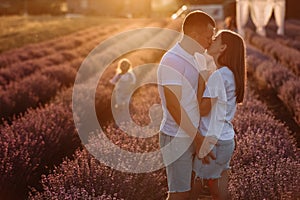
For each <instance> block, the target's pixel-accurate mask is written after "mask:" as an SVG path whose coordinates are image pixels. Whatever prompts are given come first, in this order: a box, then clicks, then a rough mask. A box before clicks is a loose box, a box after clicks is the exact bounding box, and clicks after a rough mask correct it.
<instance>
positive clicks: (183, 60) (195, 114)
mask: <svg viewBox="0 0 300 200" xmlns="http://www.w3.org/2000/svg"><path fill="white" fill-rule="evenodd" d="M203 58H204V57H203ZM157 77H158V91H159V95H160V98H161V101H162V110H163V119H162V123H161V126H160V131H162V132H163V133H165V134H167V135H170V136H176V137H189V136H188V135H187V134H186V133H185V132H184V131H183V130H182V129H181V128H179V126H178V125H177V123H176V122H175V120H174V119H173V117H172V116H171V114H170V113H169V111H168V110H167V108H166V100H165V96H164V91H163V86H166V85H178V86H181V87H182V96H181V99H180V100H179V102H180V104H181V106H182V108H183V109H184V110H185V111H186V113H187V115H188V116H189V118H190V120H191V122H192V123H193V125H194V126H195V127H198V126H199V121H200V115H199V106H198V101H197V95H196V94H197V89H198V77H199V68H198V65H197V63H196V60H195V57H194V55H191V54H189V53H188V52H186V51H185V50H184V49H183V48H182V47H181V46H180V45H179V44H178V43H177V44H176V45H175V46H174V47H173V48H172V49H170V50H169V51H168V52H167V53H166V54H165V55H164V56H163V58H162V60H161V62H160V65H159V67H158V72H157Z"/></svg>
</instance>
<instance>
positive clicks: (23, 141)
mask: <svg viewBox="0 0 300 200" xmlns="http://www.w3.org/2000/svg"><path fill="white" fill-rule="evenodd" d="M0 133H1V137H0V149H1V151H0V160H1V161H0V162H1V164H0V194H1V198H4V199H24V198H25V197H26V196H27V193H28V187H29V186H31V187H33V186H34V187H37V186H38V184H39V182H38V181H39V179H40V176H41V174H47V173H48V170H50V169H52V167H53V165H57V164H59V163H61V161H62V159H63V158H64V157H66V156H71V155H72V154H73V153H74V151H75V149H77V148H78V147H79V146H80V144H81V143H80V140H79V138H78V135H77V133H76V131H75V127H74V123H73V119H72V111H71V108H70V106H68V105H63V104H55V105H54V104H50V105H46V106H45V107H44V108H37V109H35V110H34V109H30V110H28V111H27V112H26V113H25V114H24V116H22V117H20V118H18V119H15V120H14V121H13V122H12V123H11V124H7V123H5V124H4V125H2V127H1V129H0ZM37 188H38V187H37Z"/></svg>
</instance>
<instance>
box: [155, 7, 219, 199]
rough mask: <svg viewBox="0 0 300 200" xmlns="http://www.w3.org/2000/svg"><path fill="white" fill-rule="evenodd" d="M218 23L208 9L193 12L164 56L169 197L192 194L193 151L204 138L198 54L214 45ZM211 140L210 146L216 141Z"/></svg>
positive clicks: (161, 74) (163, 135)
mask: <svg viewBox="0 0 300 200" xmlns="http://www.w3.org/2000/svg"><path fill="white" fill-rule="evenodd" d="M215 26H216V23H215V21H214V20H213V19H212V18H211V17H210V16H209V15H207V14H206V13H204V12H201V11H194V12H191V13H189V14H188V15H187V16H186V18H185V19H184V22H183V25H182V33H183V36H182V38H181V39H180V41H179V42H177V43H176V44H175V45H174V47H172V48H171V49H170V50H169V51H168V52H167V53H166V54H165V55H164V56H163V58H162V60H161V63H160V65H159V68H158V74H157V75H158V90H159V94H160V98H161V101H162V108H163V120H162V123H161V127H160V146H161V151H162V155H163V160H164V164H165V165H166V172H167V180H168V189H169V192H168V197H167V199H168V200H183V199H184V200H185V199H189V196H190V190H191V176H192V167H193V155H194V153H195V152H199V150H200V147H201V145H202V143H203V140H204V137H203V136H201V134H200V133H199V131H198V126H199V119H200V115H199V108H198V101H197V94H196V93H197V89H198V77H199V67H200V68H201V66H198V64H197V61H196V59H195V57H194V54H195V53H196V52H198V53H200V54H203V53H204V52H205V49H207V48H208V47H209V46H210V44H211V42H212V37H213V35H214V29H215ZM197 59H198V61H199V56H198V58H197ZM200 59H201V56H200ZM202 59H203V62H200V63H203V64H205V63H206V61H205V56H204V55H202ZM207 141H208V142H205V144H206V145H207V146H209V145H210V144H214V142H215V140H212V141H209V139H207ZM202 149H209V148H208V147H202ZM211 157H213V155H211Z"/></svg>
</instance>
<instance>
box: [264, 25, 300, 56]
mask: <svg viewBox="0 0 300 200" xmlns="http://www.w3.org/2000/svg"><path fill="white" fill-rule="evenodd" d="M266 31H267V37H269V38H271V39H272V40H274V41H275V42H278V43H280V44H282V45H284V46H287V47H290V48H294V49H296V50H298V51H299V50H300V34H299V31H300V28H299V26H298V25H295V24H294V23H293V20H286V21H285V26H284V32H285V33H284V35H278V34H277V33H276V31H277V25H276V23H275V21H270V22H269V24H268V25H267V27H266Z"/></svg>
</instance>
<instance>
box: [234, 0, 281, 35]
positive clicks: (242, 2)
mask: <svg viewBox="0 0 300 200" xmlns="http://www.w3.org/2000/svg"><path fill="white" fill-rule="evenodd" d="M273 9H274V15H275V20H276V25H277V26H278V29H277V34H279V35H283V34H284V18H285V9H286V7H285V0H236V24H237V30H238V33H239V34H241V35H242V36H244V29H243V27H244V26H245V25H246V23H247V21H248V18H249V11H250V16H251V19H252V21H253V23H254V25H255V26H256V32H257V33H258V34H260V35H262V36H265V35H266V30H265V26H266V25H267V24H268V22H269V20H270V17H271V16H272V12H273Z"/></svg>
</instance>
